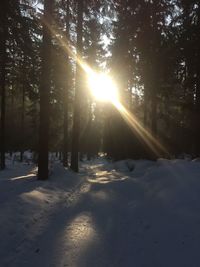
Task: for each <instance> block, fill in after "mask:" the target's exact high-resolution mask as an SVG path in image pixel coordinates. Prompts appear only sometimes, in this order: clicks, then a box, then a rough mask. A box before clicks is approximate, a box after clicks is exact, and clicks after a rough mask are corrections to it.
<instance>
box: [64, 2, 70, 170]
mask: <svg viewBox="0 0 200 267" xmlns="http://www.w3.org/2000/svg"><path fill="white" fill-rule="evenodd" d="M66 40H67V45H68V44H69V0H67V7H66ZM66 77H67V79H66V87H65V91H64V140H63V166H64V167H68V150H69V147H68V138H69V133H68V128H69V126H68V119H69V118H68V101H69V97H68V94H69V78H70V73H69V55H68V54H66Z"/></svg>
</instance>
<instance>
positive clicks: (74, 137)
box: [71, 0, 84, 172]
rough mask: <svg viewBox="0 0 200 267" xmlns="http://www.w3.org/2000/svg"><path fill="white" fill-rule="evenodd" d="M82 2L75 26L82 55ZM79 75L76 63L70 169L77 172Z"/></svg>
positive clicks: (78, 67)
mask: <svg viewBox="0 0 200 267" xmlns="http://www.w3.org/2000/svg"><path fill="white" fill-rule="evenodd" d="M83 2H84V1H83V0H79V1H78V25H77V52H78V54H79V56H80V57H81V55H82V49H83V47H82V46H83V45H82V37H83V6H84V3H83ZM81 73H82V69H81V67H80V65H79V64H78V62H77V63H76V91H75V100H74V118H73V131H72V151H71V169H72V170H73V171H75V172H78V170H79V166H78V161H79V146H80V144H79V141H80V140H79V139H80V111H81V108H80V105H81Z"/></svg>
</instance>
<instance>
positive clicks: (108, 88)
mask: <svg viewBox="0 0 200 267" xmlns="http://www.w3.org/2000/svg"><path fill="white" fill-rule="evenodd" d="M88 83H89V87H90V90H91V92H92V94H93V95H94V97H95V98H96V99H97V100H99V101H104V102H115V101H117V100H118V91H117V86H116V85H115V83H114V82H113V80H112V79H111V78H110V77H109V76H108V75H106V74H103V73H101V74H99V73H95V72H94V73H92V74H91V73H90V74H89V75H88Z"/></svg>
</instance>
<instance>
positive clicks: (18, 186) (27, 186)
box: [0, 159, 200, 267]
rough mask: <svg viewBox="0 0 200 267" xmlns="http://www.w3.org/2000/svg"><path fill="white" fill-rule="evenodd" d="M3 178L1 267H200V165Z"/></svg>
mask: <svg viewBox="0 0 200 267" xmlns="http://www.w3.org/2000/svg"><path fill="white" fill-rule="evenodd" d="M35 173H36V172H35V168H34V166H33V165H25V164H22V163H15V165H12V164H8V167H7V169H6V170H5V171H2V172H0V266H1V267H26V266H30V267H35V266H38V267H40V266H41V267H42V266H44V267H53V266H56V267H57V266H58V267H61V266H68V267H90V266H91V267H93V266H95V267H129V266H130V267H145V266H146V267H173V266H174V267H184V266H185V267H186V266H187V267H199V266H200V256H199V248H200V193H199V192H200V161H198V160H196V161H195V160H194V161H191V160H180V159H179V160H165V159H159V160H158V161H157V162H153V161H147V160H140V161H133V160H126V161H119V162H115V163H107V162H106V161H105V160H104V161H103V160H96V161H94V162H92V163H91V162H86V163H83V165H82V168H81V172H80V174H78V175H77V174H73V173H72V172H70V171H68V170H66V169H64V168H63V167H62V166H61V164H60V163H58V162H57V163H55V164H54V168H53V173H52V175H51V177H50V180H49V181H46V182H42V181H37V180H36V177H35Z"/></svg>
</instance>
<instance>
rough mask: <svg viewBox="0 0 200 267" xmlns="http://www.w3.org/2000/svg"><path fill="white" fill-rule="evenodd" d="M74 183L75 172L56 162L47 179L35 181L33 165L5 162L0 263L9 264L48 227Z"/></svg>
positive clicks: (0, 183) (0, 185)
mask: <svg viewBox="0 0 200 267" xmlns="http://www.w3.org/2000/svg"><path fill="white" fill-rule="evenodd" d="M78 182H79V177H78V176H77V175H74V174H73V173H71V172H69V171H67V170H65V169H64V168H63V167H62V166H61V165H58V164H57V165H55V167H54V170H53V174H52V176H51V177H50V180H49V181H38V180H37V178H36V171H35V168H34V166H33V165H26V164H22V163H17V164H15V165H12V164H10V165H9V164H8V165H7V169H6V170H5V171H1V172H0V236H1V240H3V242H1V243H0V259H1V264H0V265H1V266H7V265H8V266H12V260H14V258H15V257H16V255H17V254H19V253H22V252H23V248H24V246H26V247H28V246H30V245H31V242H33V241H34V240H35V239H36V238H37V237H38V236H39V235H40V234H41V233H42V232H43V231H44V229H45V228H46V227H47V226H48V223H49V221H50V217H51V215H52V214H53V213H54V212H56V208H57V206H58V205H61V204H62V203H63V204H66V203H67V201H68V200H69V199H68V196H69V193H70V190H71V188H72V186H73V185H75V184H76V183H78ZM2 259H5V261H3V262H2Z"/></svg>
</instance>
